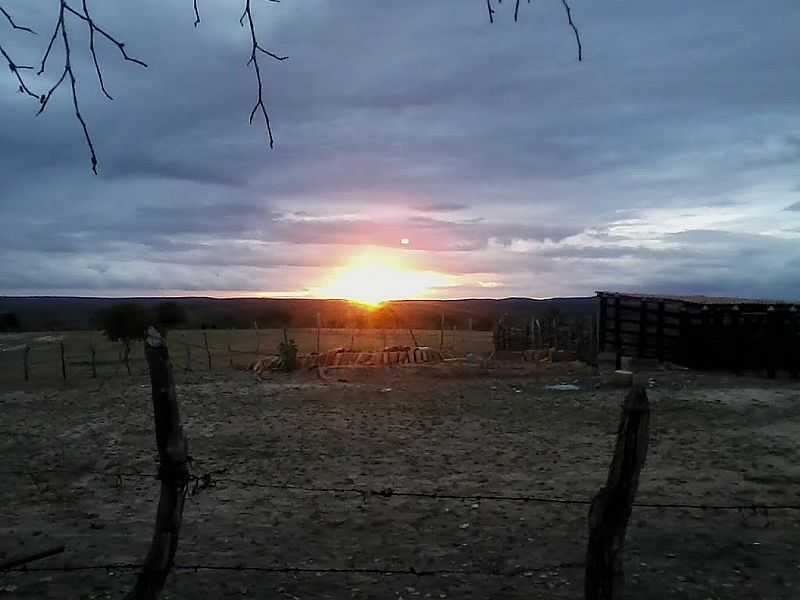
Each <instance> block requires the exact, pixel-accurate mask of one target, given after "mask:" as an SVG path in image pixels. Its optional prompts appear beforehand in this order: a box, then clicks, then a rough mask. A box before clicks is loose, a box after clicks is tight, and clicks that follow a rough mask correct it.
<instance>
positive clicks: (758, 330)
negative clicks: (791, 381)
mask: <svg viewBox="0 0 800 600" xmlns="http://www.w3.org/2000/svg"><path fill="white" fill-rule="evenodd" d="M598 302H599V306H598V316H599V332H598V345H599V347H600V351H601V352H608V351H613V352H616V353H617V354H618V355H625V356H632V357H640V358H654V359H657V360H659V361H669V362H673V363H676V364H679V365H684V366H687V367H691V368H696V369H709V370H710V369H726V370H731V371H734V372H737V373H738V372H741V371H745V370H757V371H763V372H765V373H766V374H767V375H768V376H770V377H774V376H775V375H776V372H778V371H788V372H789V373H790V374H791V375H792V376H795V377H796V376H797V374H798V371H799V370H800V312H798V311H797V309H796V308H795V307H793V306H790V305H775V306H769V305H766V304H740V305H736V306H734V305H728V304H726V305H702V304H696V303H691V302H682V301H677V300H671V299H659V298H639V297H636V296H625V295H617V294H600V295H598Z"/></svg>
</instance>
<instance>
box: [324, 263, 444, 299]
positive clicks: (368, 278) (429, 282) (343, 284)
mask: <svg viewBox="0 0 800 600" xmlns="http://www.w3.org/2000/svg"><path fill="white" fill-rule="evenodd" d="M448 284H449V281H448V278H447V277H446V276H445V275H441V274H439V273H434V272H431V271H424V270H418V269H415V268H412V267H411V266H410V265H408V264H406V263H405V262H404V261H402V260H400V259H399V258H398V257H395V256H391V255H388V254H383V253H380V252H371V253H369V254H363V255H361V256H358V257H356V258H354V259H353V260H352V261H351V262H350V263H348V264H347V265H346V266H344V267H341V268H339V269H336V272H335V274H334V275H333V276H332V277H331V278H330V281H328V282H327V283H325V284H324V285H323V286H322V287H320V288H319V289H317V290H315V293H314V295H315V296H318V297H321V298H342V299H345V300H352V301H354V302H360V303H362V304H368V305H371V306H377V305H378V304H380V303H381V302H385V301H387V300H400V299H406V298H424V297H427V296H429V295H430V293H431V291H432V290H433V289H435V288H440V287H443V286H447V285H448Z"/></svg>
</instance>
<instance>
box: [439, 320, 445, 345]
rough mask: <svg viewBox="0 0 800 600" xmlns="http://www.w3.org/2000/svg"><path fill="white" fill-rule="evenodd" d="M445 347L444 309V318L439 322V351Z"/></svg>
mask: <svg viewBox="0 0 800 600" xmlns="http://www.w3.org/2000/svg"><path fill="white" fill-rule="evenodd" d="M443 349H444V311H442V320H441V322H440V323H439V352H441V351H442V350H443Z"/></svg>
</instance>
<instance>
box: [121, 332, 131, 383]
mask: <svg viewBox="0 0 800 600" xmlns="http://www.w3.org/2000/svg"><path fill="white" fill-rule="evenodd" d="M122 362H124V363H125V369H126V370H127V371H128V375H130V374H131V341H130V340H127V339H126V340H125V341H124V342H123V351H122Z"/></svg>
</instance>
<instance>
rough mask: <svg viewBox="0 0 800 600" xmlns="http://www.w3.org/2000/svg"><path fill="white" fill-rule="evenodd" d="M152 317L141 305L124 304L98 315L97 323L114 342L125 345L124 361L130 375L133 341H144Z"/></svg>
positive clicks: (102, 311) (104, 310)
mask: <svg viewBox="0 0 800 600" xmlns="http://www.w3.org/2000/svg"><path fill="white" fill-rule="evenodd" d="M149 322H150V316H149V315H148V313H147V311H146V310H145V309H144V307H143V306H142V305H141V304H137V303H135V302H124V303H121V304H114V305H113V306H110V307H109V308H106V309H103V310H101V311H100V312H99V313H98V314H97V323H98V325H99V326H100V329H101V330H102V331H103V333H105V335H106V337H107V338H108V339H110V340H111V341H112V342H117V341H121V342H122V344H123V352H124V355H123V361H124V362H125V368H126V369H127V370H128V375H130V374H131V363H130V355H131V341H132V340H143V339H144V337H145V331H146V330H147V325H148V323H149Z"/></svg>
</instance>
